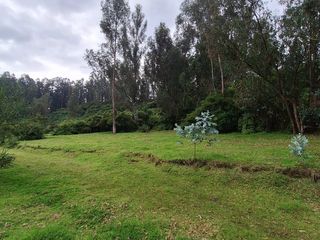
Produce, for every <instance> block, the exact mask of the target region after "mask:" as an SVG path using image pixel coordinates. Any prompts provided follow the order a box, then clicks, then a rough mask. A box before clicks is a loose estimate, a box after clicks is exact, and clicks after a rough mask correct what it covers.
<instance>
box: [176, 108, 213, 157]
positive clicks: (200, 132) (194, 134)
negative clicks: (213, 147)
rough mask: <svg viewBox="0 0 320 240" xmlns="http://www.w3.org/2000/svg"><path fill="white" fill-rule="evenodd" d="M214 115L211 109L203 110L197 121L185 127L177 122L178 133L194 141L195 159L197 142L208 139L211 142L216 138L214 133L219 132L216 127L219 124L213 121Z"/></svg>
mask: <svg viewBox="0 0 320 240" xmlns="http://www.w3.org/2000/svg"><path fill="white" fill-rule="evenodd" d="M213 118H214V115H211V114H210V112H209V111H207V112H202V113H201V114H200V116H198V117H196V119H195V120H196V122H195V123H192V124H191V125H189V126H185V127H184V128H183V127H181V126H179V125H178V124H176V125H175V126H176V127H175V128H174V130H175V131H176V133H177V135H178V136H180V137H182V138H187V139H189V140H190V141H191V143H193V145H194V151H193V159H195V158H196V150H197V144H198V143H202V142H204V141H207V142H208V143H209V144H211V143H212V142H213V141H214V140H215V139H214V138H212V135H214V134H218V133H219V131H218V130H217V129H216V127H217V124H216V123H214V122H213Z"/></svg>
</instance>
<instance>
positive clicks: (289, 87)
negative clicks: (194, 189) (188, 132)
mask: <svg viewBox="0 0 320 240" xmlns="http://www.w3.org/2000/svg"><path fill="white" fill-rule="evenodd" d="M282 7H283V8H284V14H283V16H274V15H273V14H272V12H271V11H270V10H269V9H268V8H267V7H266V5H265V4H264V2H263V1H262V0H239V1H234V0H216V1H207V0H185V1H184V2H183V3H182V5H181V12H180V13H179V15H178V16H177V21H176V31H175V32H174V33H170V30H169V28H168V27H167V26H166V25H165V24H164V23H160V24H159V26H158V27H157V28H156V29H155V32H154V35H153V36H151V37H149V38H147V36H146V29H147V21H146V19H145V15H144V14H143V9H142V6H140V5H137V6H136V7H135V9H133V10H130V8H129V5H128V2H127V1H126V0H104V1H103V2H102V5H101V9H102V20H101V23H100V27H101V31H102V33H103V34H104V36H105V42H103V43H101V45H100V46H99V49H97V50H87V52H86V54H85V60H86V61H87V62H88V64H89V66H90V67H91V68H92V73H91V75H90V80H89V81H83V80H81V81H75V82H72V81H70V80H67V79H60V78H57V79H51V80H49V79H45V80H42V81H34V80H32V79H30V78H29V77H28V76H23V77H22V78H19V79H16V78H15V77H13V76H11V75H10V74H8V73H6V74H3V75H2V77H1V78H0V80H1V81H0V87H1V92H0V99H1V103H0V108H1V115H2V117H4V119H6V121H7V122H10V121H12V120H13V119H18V118H19V116H20V117H23V116H26V115H28V114H30V113H32V114H33V116H34V115H38V116H49V118H50V116H52V115H54V114H53V113H55V112H57V111H61V109H67V114H68V118H72V117H73V118H78V120H72V121H71V122H70V121H68V122H64V123H62V124H60V128H59V129H60V130H57V132H59V131H60V132H62V133H63V132H67V129H69V130H70V129H71V130H72V127H74V128H75V129H82V127H78V128H77V127H75V126H79V124H80V126H82V125H84V127H83V128H85V129H86V132H91V131H98V129H100V130H101V131H102V130H112V129H113V131H114V132H115V131H116V130H117V129H116V128H117V127H118V128H119V129H120V130H123V131H125V130H128V129H125V126H126V123H127V125H128V126H129V125H130V126H133V127H132V128H131V127H130V129H135V130H136V129H145V130H148V129H152V128H154V127H155V126H159V125H161V127H159V129H165V128H168V129H170V128H172V126H173V125H174V123H176V122H184V123H187V122H189V121H191V119H192V118H193V117H194V116H196V115H197V114H198V113H200V112H201V111H202V110H211V111H212V112H213V113H215V115H216V117H217V121H218V125H220V131H223V132H230V131H237V130H239V131H242V132H257V131H275V130H291V131H293V132H294V133H297V132H302V133H303V132H305V131H315V130H317V129H318V128H319V125H320V57H319V55H320V50H319V49H320V2H319V1H318V0H285V1H282ZM6 106H7V108H6ZM8 106H9V108H8ZM13 106H14V107H15V108H19V110H18V111H13ZM97 106H98V107H97ZM97 108H98V110H97ZM90 109H91V110H90ZM94 109H96V110H97V111H94ZM18 115H19V116H18ZM56 115H57V114H56ZM93 115H95V117H96V118H99V119H100V120H101V119H104V120H101V121H100V125H101V126H103V124H104V123H106V122H107V123H108V124H107V125H106V126H108V127H107V128H103V127H97V128H94V126H92V125H94V124H93V122H94V121H93V120H92V118H93V117H92V116H93ZM142 115H143V117H142ZM90 116H91V120H90ZM139 116H140V117H139ZM150 116H151V117H150ZM80 118H81V120H79V119H80ZM147 118H151V119H153V120H154V121H153V123H152V124H149V123H148V121H149V120H147ZM79 121H81V122H80V123H79ZM98 122H99V121H98ZM151 122H152V121H151ZM77 124H78V125H77ZM58 125H59V124H58ZM98 125H99V124H98ZM100 125H99V126H100ZM61 126H63V128H61ZM155 128H158V127H155ZM61 129H62V130H61ZM63 129H64V130H63ZM70 132H79V131H77V130H74V129H73V130H72V131H70ZM80 132H81V131H80Z"/></svg>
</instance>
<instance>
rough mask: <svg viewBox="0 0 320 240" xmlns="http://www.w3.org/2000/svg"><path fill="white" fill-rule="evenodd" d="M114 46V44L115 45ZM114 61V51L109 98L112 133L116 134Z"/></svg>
mask: <svg viewBox="0 0 320 240" xmlns="http://www.w3.org/2000/svg"><path fill="white" fill-rule="evenodd" d="M115 46H116V43H115ZM116 59H117V52H116V50H115V52H114V55H113V69H112V83H111V98H112V133H113V134H116V133H117V126H116V99H115V98H116V97H115V81H116Z"/></svg>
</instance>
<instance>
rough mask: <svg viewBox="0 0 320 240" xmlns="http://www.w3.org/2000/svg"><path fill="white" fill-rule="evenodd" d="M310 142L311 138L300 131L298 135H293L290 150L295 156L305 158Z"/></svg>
mask: <svg viewBox="0 0 320 240" xmlns="http://www.w3.org/2000/svg"><path fill="white" fill-rule="evenodd" d="M308 143H309V140H308V139H307V137H306V136H304V135H302V134H301V133H299V134H298V135H296V136H293V137H292V139H291V144H290V145H289V149H290V152H291V153H292V154H293V155H294V156H297V157H299V158H300V159H304V157H306V155H305V151H306V147H307V145H308Z"/></svg>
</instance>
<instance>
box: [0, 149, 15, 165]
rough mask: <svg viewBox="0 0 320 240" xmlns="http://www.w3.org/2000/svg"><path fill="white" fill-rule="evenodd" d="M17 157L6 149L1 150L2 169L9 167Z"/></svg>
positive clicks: (0, 163)
mask: <svg viewBox="0 0 320 240" xmlns="http://www.w3.org/2000/svg"><path fill="white" fill-rule="evenodd" d="M14 159H15V157H14V156H13V155H11V154H9V153H8V151H7V150H6V149H4V148H3V149H1V150H0V169H1V168H6V167H9V166H10V165H11V164H12V162H13V161H14Z"/></svg>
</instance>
